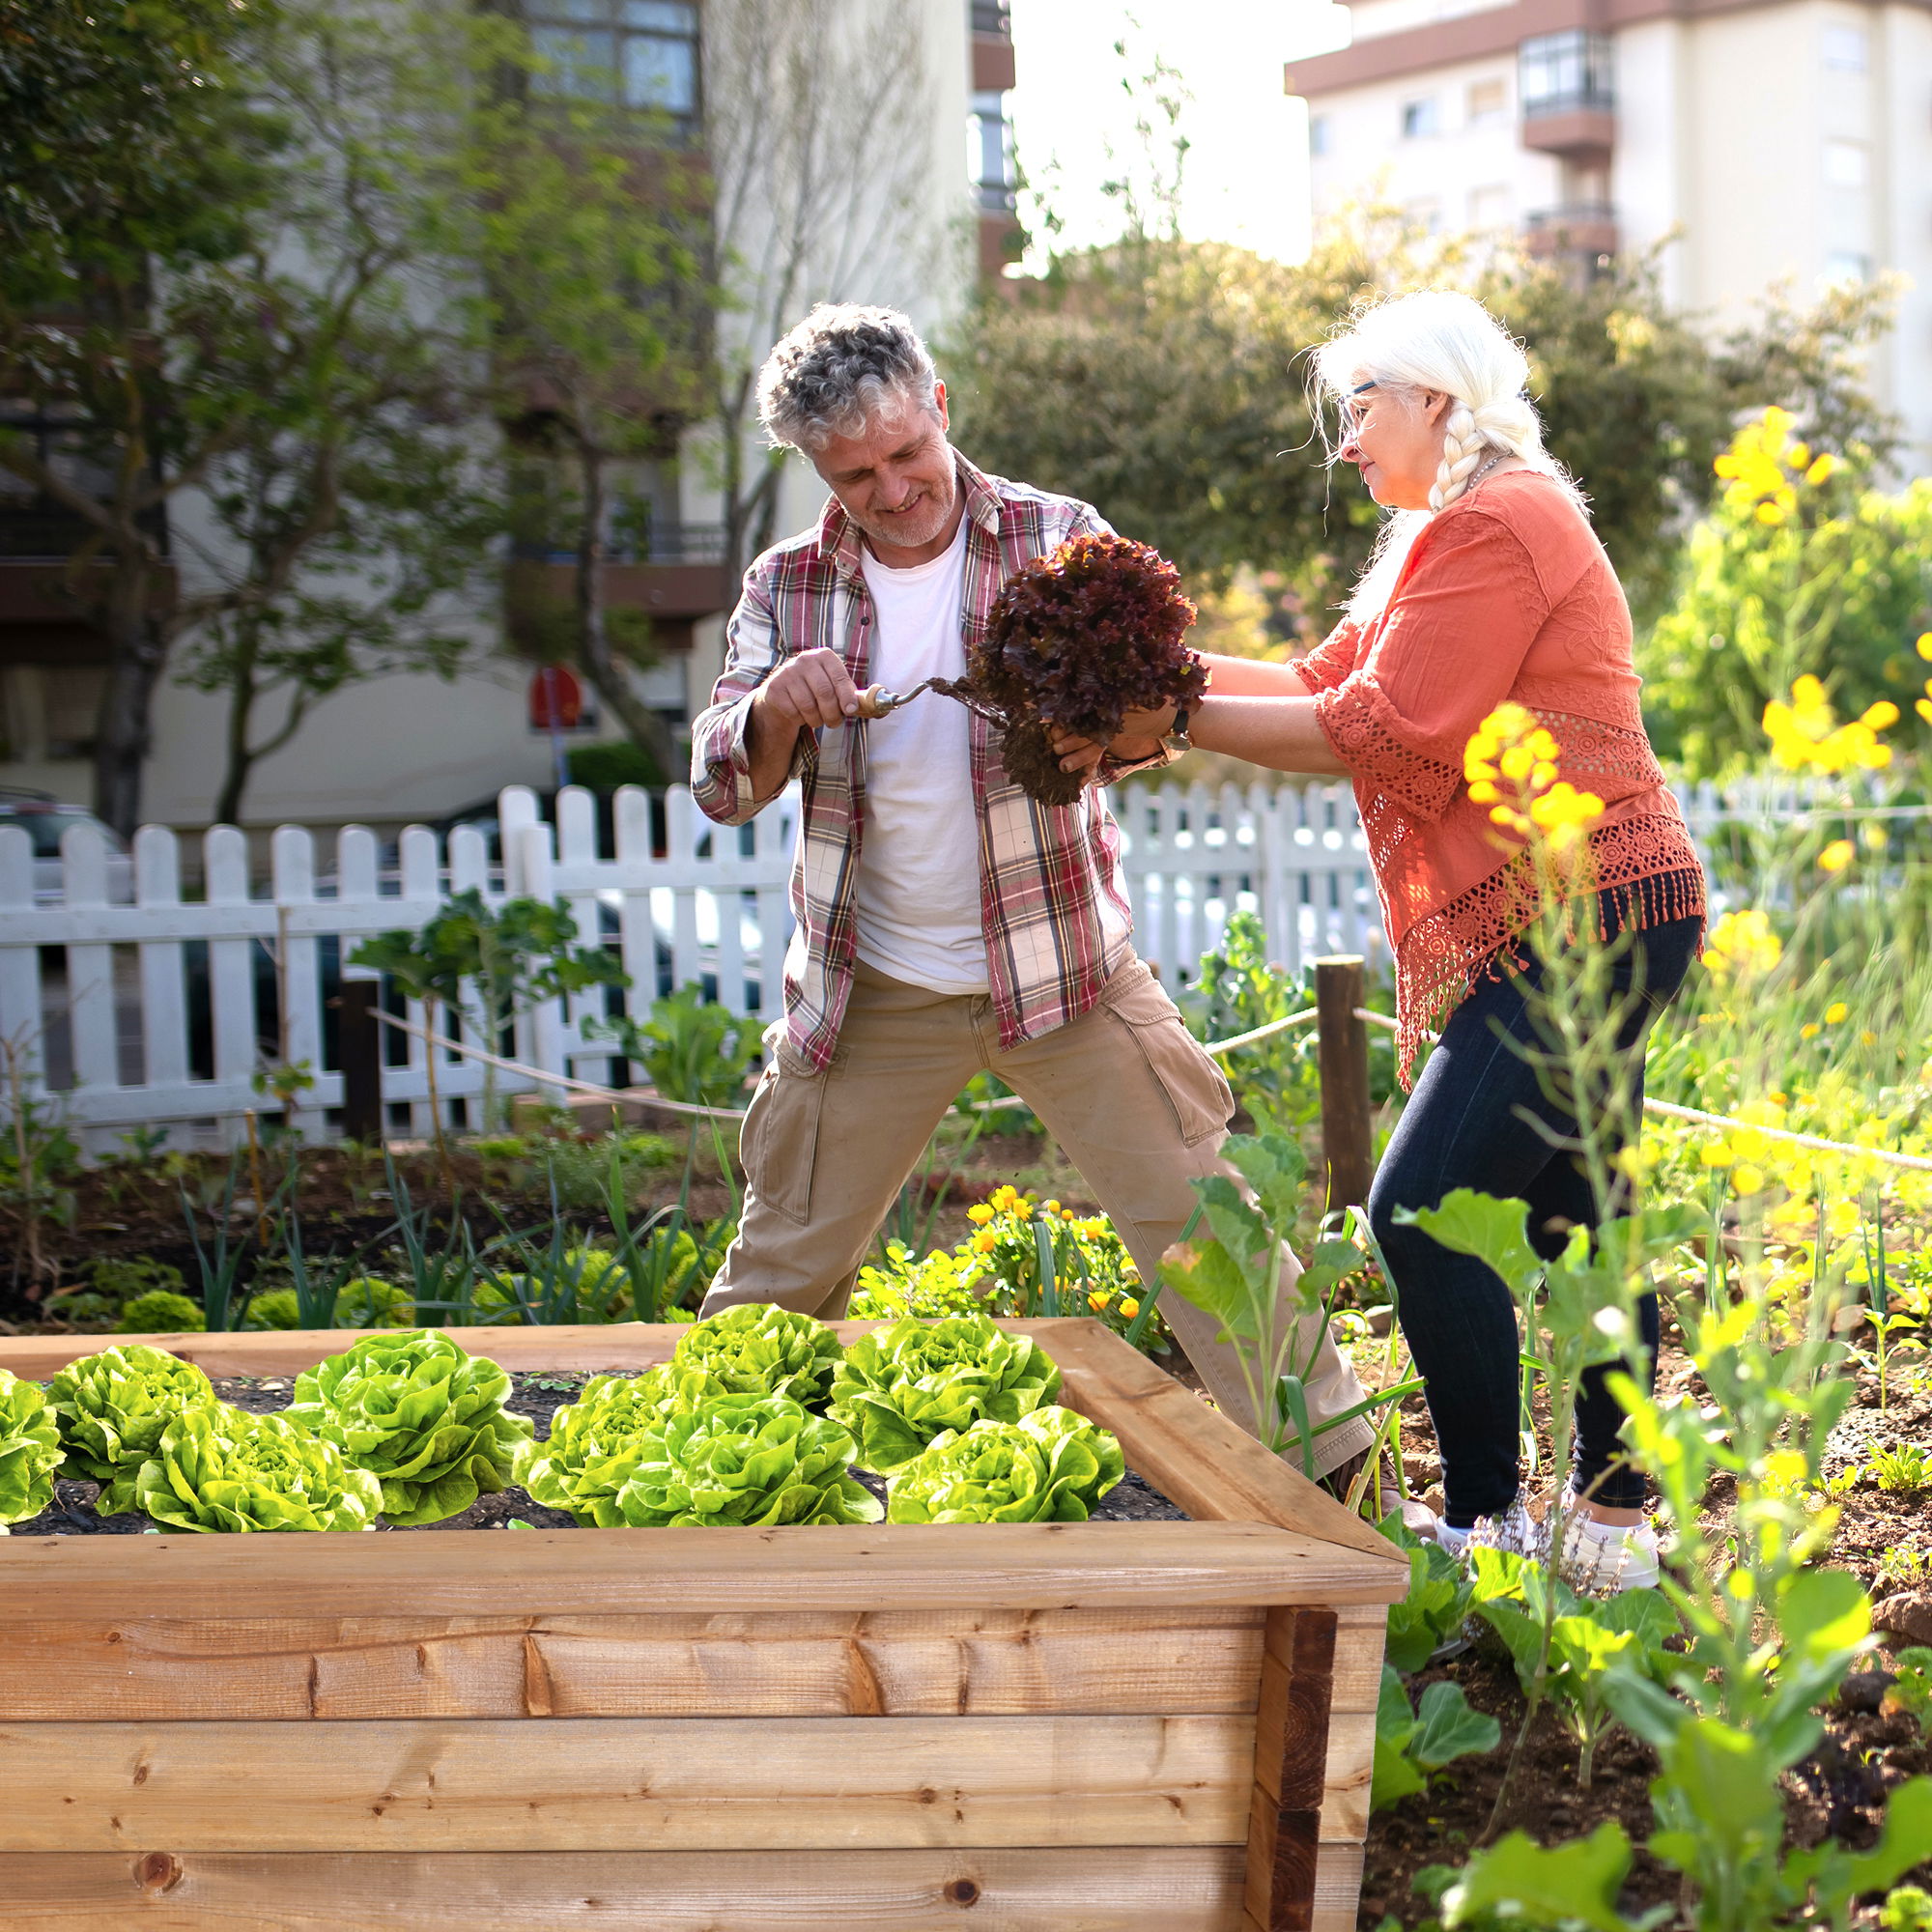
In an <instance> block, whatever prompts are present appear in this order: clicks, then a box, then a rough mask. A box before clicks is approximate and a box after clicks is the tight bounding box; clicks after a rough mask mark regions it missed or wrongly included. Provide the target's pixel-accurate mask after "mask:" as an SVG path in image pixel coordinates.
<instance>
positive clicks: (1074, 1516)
mask: <svg viewBox="0 0 1932 1932" xmlns="http://www.w3.org/2000/svg"><path fill="white" fill-rule="evenodd" d="M1125 1473H1126V1463H1125V1461H1124V1459H1123V1458H1122V1454H1121V1445H1120V1443H1119V1442H1118V1441H1116V1440H1115V1438H1114V1437H1113V1436H1112V1435H1109V1434H1108V1432H1107V1431H1106V1430H1104V1429H1099V1428H1096V1427H1095V1426H1094V1424H1093V1423H1092V1422H1090V1421H1089V1420H1088V1419H1087V1418H1086V1417H1085V1416H1084V1415H1081V1414H1079V1413H1078V1412H1077V1411H1075V1410H1073V1409H1070V1408H1060V1407H1057V1406H1052V1405H1048V1406H1045V1407H1043V1408H1033V1409H1029V1410H1028V1411H1027V1412H1026V1413H1025V1414H1023V1415H1022V1416H1021V1417H1020V1418H1019V1420H1018V1421H1017V1422H1006V1421H995V1420H992V1419H990V1418H981V1419H980V1420H979V1421H977V1422H975V1423H973V1424H972V1425H971V1426H970V1427H968V1428H966V1429H964V1430H954V1429H948V1430H945V1431H944V1432H942V1433H941V1434H940V1435H936V1436H934V1437H933V1439H932V1440H931V1442H929V1443H928V1444H927V1445H926V1446H925V1448H923V1450H921V1451H920V1453H919V1454H918V1455H917V1456H915V1457H913V1458H912V1459H911V1461H909V1462H907V1463H903V1464H901V1465H900V1466H899V1468H898V1470H897V1472H896V1473H895V1475H894V1476H893V1478H892V1481H891V1486H890V1489H889V1491H888V1508H887V1514H888V1515H889V1517H890V1518H891V1520H893V1521H894V1522H1084V1521H1086V1520H1087V1519H1088V1518H1089V1517H1090V1516H1091V1515H1093V1513H1094V1504H1095V1503H1097V1502H1098V1501H1099V1500H1100V1498H1101V1497H1102V1496H1104V1495H1105V1494H1106V1493H1107V1492H1108V1491H1109V1490H1111V1489H1112V1488H1113V1487H1114V1486H1115V1484H1117V1483H1118V1482H1119V1481H1120V1480H1121V1478H1122V1476H1123V1475H1124V1474H1125Z"/></svg>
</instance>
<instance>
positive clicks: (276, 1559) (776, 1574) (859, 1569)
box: [0, 1398, 1407, 1640]
mask: <svg viewBox="0 0 1932 1932" xmlns="http://www.w3.org/2000/svg"><path fill="white" fill-rule="evenodd" d="M1188 1399H1189V1400H1192V1398H1188ZM1386 1570H1387V1566H1386V1565H1384V1564H1381V1563H1378V1562H1376V1561H1374V1560H1373V1559H1370V1558H1366V1557H1363V1556H1361V1555H1358V1554H1357V1553H1356V1552H1355V1551H1354V1550H1352V1549H1346V1548H1336V1547H1334V1546H1332V1545H1327V1544H1322V1543H1319V1542H1316V1541H1315V1540H1313V1539H1312V1538H1309V1537H1306V1536H1297V1535H1294V1534H1293V1533H1291V1532H1289V1531H1287V1530H1281V1529H1275V1528H1272V1527H1269V1526H1268V1525H1266V1524H1264V1523H1259V1522H1253V1521H1250V1522H1012V1523H1005V1522H990V1523H972V1524H943V1523H872V1524H863V1525H854V1526H849V1527H848V1526H833V1525H814V1524H786V1525H783V1526H781V1527H779V1528H774V1529H759V1530H750V1529H600V1530H584V1529H544V1530H529V1531H525V1532H524V1533H522V1534H520V1535H518V1534H506V1533H504V1532H502V1531H499V1530H485V1529H456V1530H443V1531H439V1532H437V1533H435V1534H429V1535H401V1536H384V1535H361V1536H356V1535H344V1536H192V1535H188V1536H48V1537H35V1538H32V1539H29V1538H25V1537H13V1538H8V1539H5V1540H0V1627H4V1625H6V1624H8V1623H11V1622H15V1621H28V1622H32V1621H44V1620H47V1619H50V1618H72V1619H92V1620H97V1621H111V1620H115V1619H119V1618H126V1617H139V1616H159V1617H235V1616H248V1617H304V1616H317V1617H360V1616H390V1615H394V1614H395V1613H396V1611H397V1610H398V1608H399V1607H401V1606H402V1605H410V1606H411V1607H412V1609H414V1610H416V1611H420V1612H421V1613H423V1614H425V1615H431V1616H479V1615H484V1616H488V1615H496V1616H501V1615H514V1616H526V1617H527V1616H539V1617H548V1616H566V1615H587V1616H628V1615H639V1614H649V1613H651V1612H654V1611H665V1610H704V1611H715V1610H760V1609H763V1610H792V1609H797V1610H872V1609H881V1610H894V1609H905V1610H920V1609H946V1608H951V1607H953V1606H955V1605H962V1604H970V1605H975V1606H977V1607H983V1608H987V1609H1014V1610H1031V1609H1066V1608H1079V1609H1134V1608H1149V1609H1151V1608H1156V1607H1168V1606H1173V1605H1185V1604H1226V1605H1254V1604H1271V1603H1308V1604H1328V1603H1334V1602H1350V1601H1357V1600H1361V1599H1368V1600H1371V1601H1375V1602H1380V1601H1382V1599H1383V1595H1384V1593H1385V1589H1386V1586H1385V1584H1384V1582H1383V1577H1384V1575H1385V1573H1386ZM1400 1574H1401V1575H1402V1576H1403V1577H1406V1575H1407V1572H1406V1571H1403V1572H1401V1573H1400ZM0 1640H4V1638H3V1637H0Z"/></svg>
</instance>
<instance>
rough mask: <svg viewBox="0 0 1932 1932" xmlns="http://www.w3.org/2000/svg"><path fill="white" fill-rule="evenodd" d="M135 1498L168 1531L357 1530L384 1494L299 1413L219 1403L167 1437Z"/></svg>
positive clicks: (177, 1422) (178, 1421) (178, 1423)
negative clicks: (295, 1415)
mask: <svg viewBox="0 0 1932 1932" xmlns="http://www.w3.org/2000/svg"><path fill="white" fill-rule="evenodd" d="M134 1500H135V1504H136V1506H137V1507H138V1508H140V1509H142V1510H145V1511H146V1512H147V1514H148V1515H149V1516H151V1517H153V1518H154V1520H156V1522H157V1523H159V1524H160V1525H161V1526H162V1527H163V1528H164V1529H192V1530H208V1531H225V1532H247V1531H255V1530H351V1529H373V1528H374V1527H375V1526H376V1514H377V1512H378V1511H379V1510H380V1509H381V1508H382V1506H383V1491H382V1486H381V1484H379V1483H378V1482H377V1480H376V1478H375V1477H374V1476H372V1475H370V1474H369V1473H368V1472H367V1471H366V1470H363V1469H358V1468H357V1467H355V1464H354V1463H351V1462H349V1461H348V1459H347V1458H346V1457H345V1456H344V1455H343V1454H342V1452H341V1451H340V1450H339V1449H338V1448H337V1447H336V1446H335V1444H334V1443H332V1442H330V1441H327V1439H325V1438H324V1437H322V1436H320V1435H314V1434H312V1433H311V1432H310V1431H309V1430H307V1429H305V1428H304V1427H303V1426H302V1425H301V1423H300V1422H298V1421H297V1420H295V1419H294V1418H292V1417H291V1416H289V1415H287V1414H280V1415H250V1414H247V1413H246V1412H245V1411H243V1410H241V1409H237V1408H228V1407H226V1406H222V1405H220V1404H213V1403H212V1404H209V1405H208V1406H204V1407H200V1408H190V1409H188V1410H187V1411H185V1413H183V1414H181V1415H178V1416H176V1417H175V1418H174V1420H173V1421H171V1422H170V1423H169V1424H168V1425H167V1427H166V1429H164V1430H163V1431H162V1432H161V1436H160V1440H159V1442H158V1444H157V1445H156V1449H155V1452H154V1454H153V1456H152V1457H151V1458H150V1459H149V1460H148V1461H146V1462H144V1463H142V1464H141V1466H140V1469H139V1471H138V1473H137V1475H136V1477H135V1484H134Z"/></svg>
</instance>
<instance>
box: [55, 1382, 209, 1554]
mask: <svg viewBox="0 0 1932 1932" xmlns="http://www.w3.org/2000/svg"><path fill="white" fill-rule="evenodd" d="M214 1399H215V1398H214V1386H213V1383H212V1382H211V1381H210V1380H209V1379H208V1377H207V1376H206V1375H205V1374H204V1373H203V1372H202V1371H201V1370H200V1369H198V1368H196V1367H195V1366H194V1364H193V1363H192V1362H184V1361H183V1360H182V1359H181V1358H180V1356H178V1355H169V1354H165V1353H163V1352H162V1351H161V1350H159V1349H148V1348H141V1347H134V1348H115V1349H103V1350H100V1352H99V1354H94V1355H80V1356H77V1357H75V1359H74V1360H73V1361H71V1362H70V1363H69V1364H68V1365H67V1367H66V1368H64V1369H62V1370H61V1371H60V1372H59V1373H58V1374H57V1375H55V1377H54V1378H53V1379H52V1381H50V1382H49V1383H48V1384H47V1400H48V1401H49V1402H50V1403H51V1404H52V1405H53V1408H54V1413H55V1414H56V1415H57V1416H58V1417H59V1418H60V1433H61V1442H62V1444H63V1445H64V1446H65V1448H66V1450H67V1460H68V1467H69V1470H70V1472H71V1473H72V1474H74V1475H79V1476H91V1477H93V1479H94V1480H95V1481H96V1482H97V1483H99V1485H100V1501H99V1509H100V1513H101V1515H103V1516H113V1515H116V1514H118V1513H119V1512H120V1511H122V1510H128V1509H132V1508H133V1506H134V1500H133V1497H134V1477H135V1474H136V1472H137V1471H138V1470H139V1468H140V1465H141V1464H142V1463H145V1462H146V1461H147V1460H148V1458H149V1457H150V1456H152V1455H153V1454H154V1453H155V1451H156V1445H157V1444H158V1443H159V1441H160V1439H161V1432H162V1431H163V1430H164V1429H165V1428H166V1427H167V1426H168V1424H169V1422H170V1421H172V1420H173V1419H174V1418H175V1417H176V1416H178V1415H180V1414H182V1413H184V1412H185V1410H187V1409H190V1408H194V1407H197V1406H208V1405H210V1404H212V1403H213V1401H214Z"/></svg>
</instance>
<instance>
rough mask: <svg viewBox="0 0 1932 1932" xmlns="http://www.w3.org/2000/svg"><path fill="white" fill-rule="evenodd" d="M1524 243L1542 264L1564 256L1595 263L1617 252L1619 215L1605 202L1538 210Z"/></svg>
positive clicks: (1530, 219) (1529, 223) (1589, 202)
mask: <svg viewBox="0 0 1932 1932" xmlns="http://www.w3.org/2000/svg"><path fill="white" fill-rule="evenodd" d="M1524 227H1525V230H1526V233H1525V235H1524V238H1523V239H1524V242H1525V245H1526V246H1527V247H1528V250H1529V252H1530V254H1531V255H1533V256H1534V257H1536V259H1537V260H1539V261H1551V260H1554V259H1556V258H1558V257H1563V256H1572V257H1575V256H1581V257H1585V258H1588V259H1591V260H1594V259H1595V258H1596V257H1598V256H1600V255H1614V254H1615V253H1616V252H1617V212H1616V210H1615V209H1614V208H1612V207H1611V206H1610V204H1609V203H1608V202H1606V201H1574V202H1567V203H1565V204H1564V205H1563V206H1562V207H1560V208H1540V209H1537V210H1535V211H1534V212H1533V213H1531V214H1530V216H1529V218H1528V220H1527V222H1526V223H1525V224H1524Z"/></svg>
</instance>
